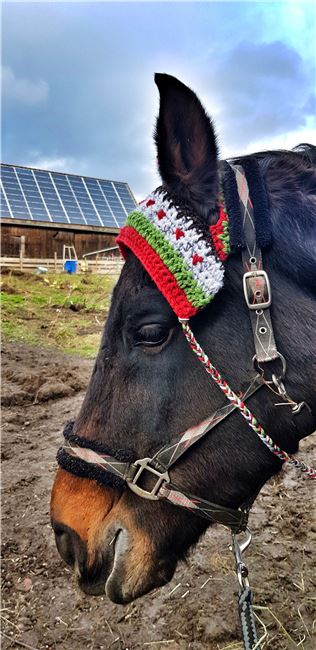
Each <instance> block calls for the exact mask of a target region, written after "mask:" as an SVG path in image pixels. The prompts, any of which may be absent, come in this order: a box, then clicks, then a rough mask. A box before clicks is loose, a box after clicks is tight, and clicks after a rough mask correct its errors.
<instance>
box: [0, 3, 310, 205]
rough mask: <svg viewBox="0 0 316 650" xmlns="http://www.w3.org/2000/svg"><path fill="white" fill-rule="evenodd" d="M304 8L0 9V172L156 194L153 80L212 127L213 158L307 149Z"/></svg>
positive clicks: (121, 5) (47, 6) (76, 5)
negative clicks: (115, 183)
mask: <svg viewBox="0 0 316 650" xmlns="http://www.w3.org/2000/svg"><path fill="white" fill-rule="evenodd" d="M315 39H316V4H315V3H314V2H304V1H299V2H295V1H293V2H291V1H290V0H289V1H283V2H255V1H250V2H242V3H240V2H224V1H222V2H201V3H199V2H160V3H155V2H127V3H124V2H112V3H111V2H95V3H86V2H72V3H68V2H54V3H52V2H44V1H42V2H35V3H30V2H19V3H14V2H9V1H7V2H4V4H3V5H2V57H1V76H2V152H1V159H2V162H8V163H14V164H21V165H28V166H34V167H40V168H43V169H50V170H56V171H64V172H70V173H75V174H83V175H88V176H89V175H91V176H97V177H101V178H109V179H112V180H121V181H126V182H128V183H129V184H130V187H131V189H132V190H133V192H134V194H135V195H136V197H137V198H139V199H141V198H143V197H144V196H145V195H146V194H148V193H149V192H150V191H151V190H153V189H154V187H156V186H157V185H158V184H159V177H158V173H157V165H156V152H155V148H154V144H153V139H152V133H153V128H154V124H155V118H156V115H157V112H158V91H157V88H156V86H155V84H154V80H153V76H154V73H155V72H167V73H169V74H172V75H175V76H176V77H178V78H179V79H181V81H183V82H184V83H186V84H187V85H188V86H190V87H191V88H192V89H193V90H194V91H195V92H196V93H197V94H198V96H199V98H200V99H201V101H202V103H203V105H204V106H205V108H206V109H207V111H208V113H209V114H210V115H211V116H212V118H213V120H214V121H215V126H216V131H217V135H218V141H219V145H220V153H221V157H229V156H233V155H237V154H241V153H248V152H251V151H258V150H262V149H267V148H269V149H271V148H290V147H293V146H295V145H296V144H298V143H299V142H307V141H309V142H313V143H314V144H316V118H315V93H316V83H315V64H316V62H315V43H316V40H315Z"/></svg>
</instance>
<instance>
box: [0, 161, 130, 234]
mask: <svg viewBox="0 0 316 650" xmlns="http://www.w3.org/2000/svg"><path fill="white" fill-rule="evenodd" d="M0 185H1V207H0V216H1V217H2V218H6V219H19V220H26V221H42V222H45V221H49V222H52V223H60V224H73V225H81V226H84V225H88V226H99V227H102V226H106V227H107V228H114V229H117V228H120V227H121V226H122V225H123V224H124V222H125V220H126V217H127V215H128V214H129V212H131V211H132V210H134V209H135V206H136V203H135V199H134V197H133V195H132V193H131V191H130V189H129V186H128V184H127V183H118V182H116V181H106V180H99V179H96V178H88V177H85V176H75V175H74V174H61V173H58V172H49V171H43V170H40V169H30V168H28V167H16V166H13V165H4V164H1V182H0Z"/></svg>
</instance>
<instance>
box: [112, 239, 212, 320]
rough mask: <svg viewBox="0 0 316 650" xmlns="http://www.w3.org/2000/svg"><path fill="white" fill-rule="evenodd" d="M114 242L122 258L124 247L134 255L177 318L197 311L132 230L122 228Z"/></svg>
mask: <svg viewBox="0 0 316 650" xmlns="http://www.w3.org/2000/svg"><path fill="white" fill-rule="evenodd" d="M116 242H117V244H118V245H119V247H120V250H121V253H122V255H123V257H125V258H126V250H124V249H125V247H127V248H129V249H130V250H131V251H132V252H133V253H134V254H135V255H136V257H137V258H138V259H139V260H140V262H141V263H142V265H143V266H144V268H145V269H146V271H147V272H148V273H149V275H150V277H151V278H152V279H153V280H154V282H155V283H156V285H157V287H158V289H159V290H160V291H161V293H162V294H163V295H164V296H165V298H166V300H167V301H168V302H169V304H170V305H171V307H172V309H173V311H174V312H175V314H176V315H177V316H178V318H191V317H192V316H194V315H195V314H196V313H197V312H198V311H199V310H198V309H197V308H196V307H193V306H192V305H191V303H190V302H189V300H188V299H187V297H186V295H185V293H184V291H183V289H181V287H179V285H178V283H177V281H176V279H175V277H174V276H173V275H172V273H171V272H170V271H169V269H168V268H167V267H166V266H165V264H164V263H163V261H162V260H161V259H160V257H159V255H157V253H156V252H155V251H154V250H153V248H152V247H151V246H150V244H148V242H147V241H146V240H145V239H144V238H143V237H142V236H141V235H139V234H138V232H137V231H136V230H134V228H132V227H131V226H124V228H122V229H121V231H120V234H119V236H118V237H117V239H116Z"/></svg>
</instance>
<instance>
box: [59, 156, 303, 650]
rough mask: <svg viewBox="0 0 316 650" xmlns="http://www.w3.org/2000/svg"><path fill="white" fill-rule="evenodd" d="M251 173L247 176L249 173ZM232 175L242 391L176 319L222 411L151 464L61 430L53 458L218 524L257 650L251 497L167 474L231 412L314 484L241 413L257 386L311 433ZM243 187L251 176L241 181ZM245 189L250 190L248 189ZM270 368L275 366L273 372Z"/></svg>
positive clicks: (248, 205) (240, 175)
mask: <svg viewBox="0 0 316 650" xmlns="http://www.w3.org/2000/svg"><path fill="white" fill-rule="evenodd" d="M252 171H253V170H252ZM232 172H233V174H234V175H235V179H236V182H237V188H238V196H239V202H240V210H241V214H242V230H243V237H244V242H245V247H244V249H243V250H242V260H243V269H244V275H243V289H244V296H245V301H246V304H247V307H248V309H249V314H250V320H251V325H252V330H253V336H254V347H255V355H254V357H253V366H254V371H255V374H254V377H253V378H252V379H251V381H250V383H249V385H248V387H247V388H246V389H245V390H244V391H243V392H242V395H241V396H240V395H237V393H235V392H234V391H233V390H232V389H231V388H230V386H229V385H228V384H227V382H226V381H225V380H224V379H223V378H222V376H221V375H220V373H219V372H218V370H217V369H216V368H215V366H214V365H213V364H212V363H211V361H210V359H209V358H208V356H207V355H206V354H205V352H204V351H203V349H202V348H201V346H200V345H199V344H198V342H197V341H196V339H195V336H194V334H193V332H192V330H191V328H190V326H189V320H188V319H182V318H181V319H180V318H179V321H180V324H181V327H182V330H183V333H184V335H185V337H186V339H187V341H188V344H189V346H190V348H191V349H192V351H193V352H194V353H195V354H196V355H197V357H198V359H199V360H200V362H201V363H202V364H203V366H204V368H205V370H206V372H207V373H208V374H209V375H210V376H211V378H212V379H213V380H214V381H215V383H216V384H217V385H218V386H219V388H220V389H221V390H222V391H223V393H224V394H225V396H226V398H227V399H228V400H229V402H230V403H229V404H225V405H224V406H222V407H221V408H219V409H217V410H216V411H215V412H214V413H213V414H212V415H211V416H210V417H209V418H207V419H206V420H204V421H203V422H201V423H199V424H198V425H196V426H193V427H190V428H189V429H187V430H186V431H184V432H183V433H181V434H180V435H177V436H176V437H175V438H173V439H172V440H171V441H170V442H169V443H167V444H166V445H164V446H163V447H162V448H161V449H160V450H158V451H157V452H156V453H155V454H154V455H153V456H152V457H146V458H140V459H137V458H136V459H135V457H133V455H132V454H130V452H126V451H125V452H124V451H123V452H111V450H109V449H108V448H107V447H104V446H103V445H101V444H100V443H98V442H96V441H93V440H90V439H89V440H88V439H86V438H80V437H79V436H76V435H75V434H74V433H73V427H72V423H70V424H69V425H67V426H66V428H65V431H64V435H65V438H66V444H65V445H64V446H63V447H61V448H60V449H59V451H58V454H57V460H58V463H59V465H60V466H61V467H62V468H64V469H66V470H67V471H68V472H71V473H73V474H75V475H78V476H85V477H88V478H92V479H95V480H97V481H98V482H100V483H103V484H106V485H109V476H112V477H115V480H116V485H119V486H124V485H125V486H127V487H128V488H129V489H130V490H131V491H132V492H134V493H135V494H136V495H137V496H139V497H141V498H144V499H149V500H152V501H156V500H160V499H161V500H164V501H167V502H168V503H171V504H173V505H176V506H180V507H182V508H185V509H187V510H189V511H190V512H193V513H194V514H196V515H199V516H201V517H204V518H205V519H208V520H209V521H212V522H216V523H220V524H223V525H225V526H227V527H229V528H230V530H231V533H232V550H233V552H234V555H235V560H236V571H237V576H238V581H239V585H240V593H239V613H240V619H241V624H242V631H243V638H244V647H245V649H246V650H248V649H249V650H250V649H254V648H259V642H258V639H257V634H256V630H255V623H254V615H253V611H252V595H251V590H250V588H249V583H248V579H247V573H248V572H247V568H246V566H245V565H244V563H243V560H242V553H243V551H245V550H246V548H247V547H248V546H249V544H250V541H251V534H250V531H249V529H248V528H247V523H248V516H249V511H250V508H251V506H252V504H253V502H254V500H255V498H256V496H257V493H256V494H255V495H254V496H253V497H252V498H251V499H250V500H249V501H247V502H246V503H243V504H242V505H241V506H240V507H239V508H238V509H233V508H228V507H226V506H223V505H219V504H215V503H212V502H209V501H207V500H205V499H202V498H200V497H197V496H195V495H192V494H190V493H189V492H186V491H184V490H182V489H180V488H179V487H178V486H177V485H175V484H174V483H172V482H171V480H170V476H169V471H170V470H171V469H172V468H173V467H174V465H175V464H176V463H177V462H178V461H179V459H180V458H181V457H182V456H183V455H184V454H185V453H187V452H188V450H189V449H191V448H192V447H193V445H194V444H195V443H197V442H198V441H199V440H201V439H202V438H203V437H205V436H206V435H207V434H208V433H209V432H210V431H211V430H212V429H214V427H216V426H218V425H219V424H220V423H221V422H223V421H224V420H225V419H226V418H227V417H229V415H231V413H233V412H234V411H235V410H238V411H239V412H240V413H241V415H242V416H243V417H244V418H245V420H246V421H247V423H248V425H249V426H250V428H251V429H252V430H253V431H254V432H255V433H256V435H257V436H258V437H259V438H260V440H261V441H262V442H263V443H264V444H265V445H266V446H267V447H268V449H269V450H270V451H271V452H272V453H273V454H274V455H275V456H276V457H277V458H279V459H280V461H282V462H284V461H285V462H288V463H290V464H292V465H293V466H294V467H296V468H297V469H299V470H301V471H302V472H303V473H304V474H306V475H307V476H309V477H310V478H316V471H315V469H313V468H312V467H309V466H308V465H306V464H305V463H304V462H303V461H302V460H301V459H299V458H296V457H295V456H293V455H292V454H288V453H287V452H285V451H283V450H282V449H281V448H280V447H279V446H278V445H276V444H275V443H274V441H273V440H272V439H271V438H270V436H269V435H268V434H267V433H266V432H265V431H264V429H263V427H262V426H261V424H260V423H259V422H258V421H257V419H256V418H255V416H254V415H253V414H252V412H251V411H250V410H249V408H248V407H247V405H246V402H247V401H248V400H249V398H250V397H252V396H253V395H254V394H255V393H256V392H257V391H258V390H260V389H261V388H263V387H264V386H266V387H268V388H270V389H272V390H273V391H274V392H275V393H276V394H277V395H278V396H279V399H280V400H281V403H282V404H287V405H288V407H289V408H290V409H291V414H292V418H293V424H294V427H295V431H296V434H297V437H298V439H301V438H303V437H305V436H307V435H309V434H310V433H312V432H313V430H314V428H315V419H314V417H313V416H312V412H311V409H310V407H309V406H308V404H307V403H306V402H300V403H297V402H296V401H295V400H292V399H291V398H290V397H289V395H288V394H287V391H286V389H285V387H284V378H285V373H286V361H285V359H284V357H283V356H282V355H281V353H280V352H279V351H278V349H277V347H276V343H275V338H274V333H273V326H272V321H271V315H270V311H269V307H270V304H271V289H270V283H269V278H268V275H267V273H266V271H265V270H264V269H263V263H262V253H261V249H260V247H259V246H258V243H257V237H256V227H255V219H254V209H253V204H252V201H251V199H250V195H249V185H248V182H247V180H248V179H247V178H246V175H245V171H244V168H243V167H241V165H236V166H233V165H231V166H230V173H232ZM248 178H249V179H251V174H250V176H248ZM250 184H251V183H250ZM270 362H275V363H277V365H280V368H281V369H280V371H279V372H278V374H276V373H275V372H273V373H272V374H271V373H270V375H269V377H268V378H267V372H266V368H267V366H266V365H265V364H269V363H270ZM274 367H275V366H274ZM240 532H244V533H245V534H246V537H245V540H244V541H243V542H241V543H239V542H238V540H237V537H236V536H237V534H239V533H240Z"/></svg>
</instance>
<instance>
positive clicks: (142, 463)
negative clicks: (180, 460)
mask: <svg viewBox="0 0 316 650" xmlns="http://www.w3.org/2000/svg"><path fill="white" fill-rule="evenodd" d="M150 462H152V458H140V459H139V460H135V462H134V463H133V467H135V468H137V467H138V469H137V471H136V474H135V476H134V477H133V478H132V480H131V481H127V483H128V487H129V488H130V489H131V490H132V492H135V494H138V496H140V497H143V498H144V499H150V500H151V501H158V499H159V496H158V492H159V490H160V487H161V485H162V483H164V482H165V483H169V482H170V479H169V474H168V472H167V471H166V472H163V473H162V472H159V470H157V469H155V468H154V467H152V466H151V465H149V463H150ZM144 470H146V471H147V472H149V474H153V476H157V481H156V483H155V485H154V487H153V488H152V490H151V491H150V492H148V491H147V490H144V489H143V488H141V487H140V486H139V485H137V481H138V479H139V478H140V476H141V475H142V473H143V472H144Z"/></svg>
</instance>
